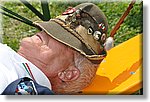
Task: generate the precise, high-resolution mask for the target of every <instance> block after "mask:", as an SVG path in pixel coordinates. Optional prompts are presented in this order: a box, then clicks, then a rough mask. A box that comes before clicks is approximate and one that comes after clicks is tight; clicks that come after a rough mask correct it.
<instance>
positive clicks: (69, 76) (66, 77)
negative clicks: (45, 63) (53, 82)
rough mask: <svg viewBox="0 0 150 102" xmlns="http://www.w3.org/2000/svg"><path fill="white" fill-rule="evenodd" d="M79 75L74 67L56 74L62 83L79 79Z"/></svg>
mask: <svg viewBox="0 0 150 102" xmlns="http://www.w3.org/2000/svg"><path fill="white" fill-rule="evenodd" d="M79 75H80V71H79V69H78V68H76V67H69V68H68V69H66V70H65V71H62V72H59V73H58V77H59V79H61V80H62V81H74V80H76V79H77V78H78V77H79Z"/></svg>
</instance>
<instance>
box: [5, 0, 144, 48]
mask: <svg viewBox="0 0 150 102" xmlns="http://www.w3.org/2000/svg"><path fill="white" fill-rule="evenodd" d="M66 1H67V0H66ZM93 1H94V0H93ZM31 3H32V4H33V6H34V7H36V9H38V10H39V11H40V12H41V8H40V3H39V2H31ZM94 3H96V4H97V5H98V6H99V7H100V8H101V10H102V11H103V12H104V13H105V15H106V17H107V19H108V23H109V29H108V35H109V33H110V31H111V30H112V28H113V27H114V26H115V24H116V23H117V21H118V20H119V18H120V17H121V15H122V14H123V13H124V11H125V10H126V9H127V7H128V4H129V3H130V2H101V3H99V2H94ZM3 4H4V6H5V7H6V8H8V9H10V10H12V11H14V12H17V13H18V14H20V15H22V16H24V17H27V18H28V19H30V20H32V21H38V20H40V19H39V18H38V17H37V16H36V15H35V14H33V13H32V12H31V11H30V10H29V9H28V8H27V7H25V6H24V5H23V4H22V3H20V2H3ZM77 4H79V2H78V3H75V2H50V3H49V7H50V12H51V17H52V18H54V17H56V16H58V15H60V14H61V13H62V12H63V11H65V9H66V8H67V7H68V6H75V5H77ZM142 15H143V10H142V5H141V4H140V3H136V4H135V5H134V7H133V9H132V10H131V12H130V14H129V15H128V16H127V18H126V19H125V21H124V23H123V24H122V25H121V27H120V29H119V30H118V32H117V34H116V35H115V45H118V44H120V43H122V42H124V41H126V40H128V39H130V38H132V37H134V36H135V35H137V34H139V33H142V32H143V19H142V18H143V17H142ZM2 25H3V31H4V36H3V43H7V44H8V45H9V46H10V47H12V48H13V49H14V50H17V49H18V47H19V42H20V40H21V39H22V38H23V37H26V36H30V35H33V34H34V33H35V32H37V29H36V28H33V27H31V26H28V25H26V24H24V23H21V22H19V21H16V20H14V19H11V18H9V17H6V16H3V24H2Z"/></svg>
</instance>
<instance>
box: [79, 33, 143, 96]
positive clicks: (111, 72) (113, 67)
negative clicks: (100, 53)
mask: <svg viewBox="0 0 150 102" xmlns="http://www.w3.org/2000/svg"><path fill="white" fill-rule="evenodd" d="M142 68H143V66H142V34H138V35H137V36H135V37H133V38H131V39H130V40H128V41H126V42H124V43H122V44H120V45H118V46H116V47H114V48H112V49H111V50H109V51H108V55H107V57H106V58H105V59H104V60H103V62H102V63H101V64H100V66H99V68H98V70H97V73H96V77H95V78H94V80H93V82H92V83H91V85H90V86H88V87H87V88H85V89H84V90H82V92H83V94H132V93H134V92H135V91H137V90H139V89H140V88H142V81H143V80H142Z"/></svg>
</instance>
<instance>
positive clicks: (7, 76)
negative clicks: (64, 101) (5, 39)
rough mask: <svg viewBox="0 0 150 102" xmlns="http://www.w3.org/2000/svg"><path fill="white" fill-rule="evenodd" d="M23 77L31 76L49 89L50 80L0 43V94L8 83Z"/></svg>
mask: <svg viewBox="0 0 150 102" xmlns="http://www.w3.org/2000/svg"><path fill="white" fill-rule="evenodd" d="M23 77H28V78H31V79H33V80H35V81H36V83H38V84H39V85H42V86H44V87H47V88H49V89H51V83H50V81H49V80H48V78H47V77H46V75H45V74H44V73H43V72H42V71H41V70H40V69H39V68H37V67H36V66H35V65H34V64H32V63H31V62H30V61H28V60H27V59H25V58H24V57H22V56H20V55H19V54H18V53H16V52H15V51H14V50H12V49H11V48H10V47H8V46H7V45H4V44H1V43H0V82H1V84H0V94H1V93H2V92H3V91H4V90H5V88H6V87H7V86H8V85H9V84H10V83H12V82H13V81H15V80H17V79H20V78H23Z"/></svg>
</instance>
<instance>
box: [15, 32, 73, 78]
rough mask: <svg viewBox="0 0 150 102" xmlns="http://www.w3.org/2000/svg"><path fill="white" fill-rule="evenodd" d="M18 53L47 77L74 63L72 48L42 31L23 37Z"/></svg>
mask: <svg viewBox="0 0 150 102" xmlns="http://www.w3.org/2000/svg"><path fill="white" fill-rule="evenodd" d="M18 53H19V54H20V55H22V56H23V57H25V58H26V59H28V60H29V61H31V62H32V63H33V64H34V65H36V66H37V67H38V68H40V69H41V70H42V71H43V72H44V73H45V74H46V76H48V77H54V76H56V75H57V73H58V72H59V71H63V70H65V69H66V68H68V66H70V65H72V64H74V61H73V59H74V54H73V50H72V49H71V48H69V47H68V46H65V45H64V44H62V43H60V42H58V41H56V40H54V39H53V38H52V37H50V36H49V35H48V34H46V33H45V32H44V31H41V32H39V33H37V34H36V35H34V36H32V37H27V38H24V39H23V40H22V42H21V45H20V48H19V50H18Z"/></svg>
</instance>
